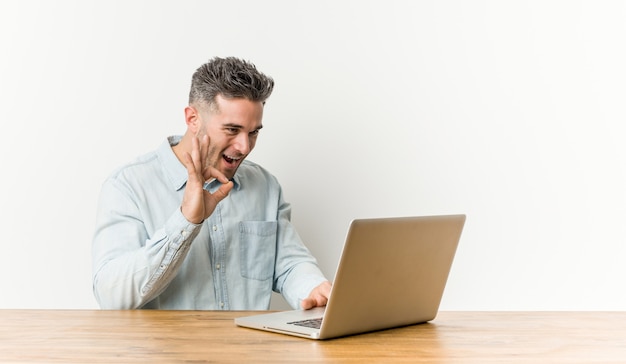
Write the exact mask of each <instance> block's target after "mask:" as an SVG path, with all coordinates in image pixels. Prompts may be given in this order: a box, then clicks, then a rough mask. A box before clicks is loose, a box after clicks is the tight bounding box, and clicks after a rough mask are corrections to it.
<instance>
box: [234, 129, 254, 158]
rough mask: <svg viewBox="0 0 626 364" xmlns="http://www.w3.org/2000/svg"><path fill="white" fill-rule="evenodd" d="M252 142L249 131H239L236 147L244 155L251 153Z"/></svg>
mask: <svg viewBox="0 0 626 364" xmlns="http://www.w3.org/2000/svg"><path fill="white" fill-rule="evenodd" d="M251 145H252V143H251V141H250V137H249V135H248V134H247V133H239V134H238V135H237V138H236V139H235V145H234V146H235V149H236V150H237V151H238V152H239V153H241V154H243V155H247V154H249V153H250V149H251V148H252V147H251Z"/></svg>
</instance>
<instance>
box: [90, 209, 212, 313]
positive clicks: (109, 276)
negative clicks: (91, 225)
mask: <svg viewBox="0 0 626 364" xmlns="http://www.w3.org/2000/svg"><path fill="white" fill-rule="evenodd" d="M110 225H111V226H109V227H108V228H106V229H101V230H98V232H97V233H96V235H95V237H94V251H93V254H94V279H93V289H94V294H95V297H96V300H97V301H98V303H99V304H100V306H101V307H102V308H103V309H134V308H141V307H142V306H144V305H145V304H146V303H148V302H150V301H151V300H153V299H154V298H155V297H157V296H158V295H159V294H160V293H161V292H162V291H163V290H164V289H165V288H166V287H167V285H168V284H169V282H170V281H171V280H172V278H173V277H174V276H175V275H176V272H177V271H178V268H179V267H180V265H181V264H182V262H183V261H184V259H185V257H186V255H187V252H188V251H189V247H190V246H191V242H192V241H193V239H194V238H195V236H196V235H197V234H198V232H199V231H200V225H195V224H191V223H189V222H187V220H186V219H185V218H184V217H183V216H182V214H180V212H178V211H177V212H176V213H174V214H173V215H172V217H171V218H170V219H169V220H168V222H167V223H166V224H165V227H164V228H162V229H160V230H157V231H156V232H155V233H154V235H153V236H152V237H151V238H150V239H148V240H146V241H145V243H139V242H131V241H127V242H124V241H123V240H120V239H123V238H121V237H124V236H127V234H123V233H119V234H118V233H116V232H120V231H121V230H122V229H125V230H128V229H131V226H130V224H127V225H128V226H125V224H122V223H117V224H110ZM129 247H131V248H129ZM133 247H134V248H133Z"/></svg>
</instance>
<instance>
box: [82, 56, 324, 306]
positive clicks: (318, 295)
mask: <svg viewBox="0 0 626 364" xmlns="http://www.w3.org/2000/svg"><path fill="white" fill-rule="evenodd" d="M273 87H274V81H273V80H272V78H270V77H268V76H266V75H264V74H263V73H261V72H259V71H258V70H257V69H256V67H255V66H254V65H253V64H251V63H249V62H246V61H243V60H240V59H236V58H232V57H230V58H224V59H223V58H214V59H212V60H210V61H209V62H208V63H206V64H204V65H202V66H201V67H200V68H198V70H197V71H196V72H195V73H194V75H193V77H192V84H191V91H190V94H189V106H187V107H186V108H185V121H186V123H187V130H186V132H185V134H184V135H183V136H182V137H180V136H172V137H169V138H167V140H166V141H165V142H164V143H163V144H162V145H161V146H160V147H159V148H158V149H157V150H155V151H153V152H152V153H149V154H147V155H144V156H143V157H140V158H139V159H138V160H136V161H135V162H133V163H131V164H128V165H126V166H124V167H122V168H120V169H118V170H117V171H115V172H114V173H113V174H112V175H111V176H110V177H109V178H108V179H107V180H106V181H105V182H104V184H103V186H102V191H101V195H100V200H99V204H98V213H97V222H96V229H95V234H94V238H93V289H94V294H95V296H96V299H97V300H98V302H99V304H100V306H101V307H102V308H105V309H133V308H157V309H209V310H213V309H215V310H220V309H223V310H264V309H268V308H269V305H270V298H271V292H272V290H274V291H276V292H279V293H282V295H283V296H284V297H285V299H286V300H287V302H288V303H289V304H290V305H291V306H293V307H298V306H299V307H302V308H304V309H309V308H312V307H316V306H323V305H325V304H326V301H327V299H328V295H329V293H330V286H331V285H330V282H328V280H326V278H324V276H323V274H322V273H321V271H320V269H319V267H318V265H317V262H316V261H315V259H314V258H313V257H312V256H311V254H310V252H309V251H308V250H307V248H306V247H305V246H304V244H303V243H302V241H301V240H300V238H299V236H298V234H297V233H296V231H295V229H294V227H293V225H292V224H291V222H290V215H291V208H290V205H289V204H288V203H287V202H285V200H284V198H283V195H282V190H281V187H280V185H279V183H278V181H277V180H276V179H275V177H274V176H272V175H271V174H270V173H268V172H267V171H266V170H265V169H263V168H262V167H261V166H259V165H257V164H255V163H252V162H249V161H247V160H245V158H246V157H247V156H248V154H249V153H250V152H251V151H252V149H254V146H255V144H256V140H257V137H258V134H259V131H260V130H261V128H262V127H263V125H262V119H263V108H264V105H265V101H266V100H267V98H268V97H269V96H270V94H271V93H272V90H273Z"/></svg>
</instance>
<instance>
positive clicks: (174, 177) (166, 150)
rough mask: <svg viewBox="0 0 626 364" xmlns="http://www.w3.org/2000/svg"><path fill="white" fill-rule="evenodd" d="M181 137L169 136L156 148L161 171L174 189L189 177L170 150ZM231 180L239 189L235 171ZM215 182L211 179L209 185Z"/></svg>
mask: <svg viewBox="0 0 626 364" xmlns="http://www.w3.org/2000/svg"><path fill="white" fill-rule="evenodd" d="M181 139H182V136H180V135H174V136H169V137H167V140H165V141H164V142H163V143H162V144H161V146H160V147H159V148H158V149H157V155H158V157H159V159H161V162H162V166H163V172H164V173H165V175H166V176H167V178H168V179H169V181H170V183H171V184H172V188H173V189H175V190H176V191H178V190H180V189H182V188H183V187H184V186H185V184H186V183H187V178H188V177H189V174H188V173H187V168H185V166H184V165H183V164H182V163H181V162H180V161H179V160H178V157H176V154H174V150H172V147H173V146H175V145H177V144H178V143H179V142H180V140H181ZM231 181H233V183H234V186H233V187H234V189H236V190H239V189H240V188H241V181H240V178H239V176H238V175H237V174H236V173H235V176H234V177H233V178H231ZM215 183H218V182H216V181H213V182H212V183H211V184H210V186H213V185H214V184H215Z"/></svg>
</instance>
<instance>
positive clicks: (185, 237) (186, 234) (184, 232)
mask: <svg viewBox="0 0 626 364" xmlns="http://www.w3.org/2000/svg"><path fill="white" fill-rule="evenodd" d="M181 234H182V235H183V239H187V236H188V235H189V233H188V232H187V231H186V230H183V231H182V232H181Z"/></svg>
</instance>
